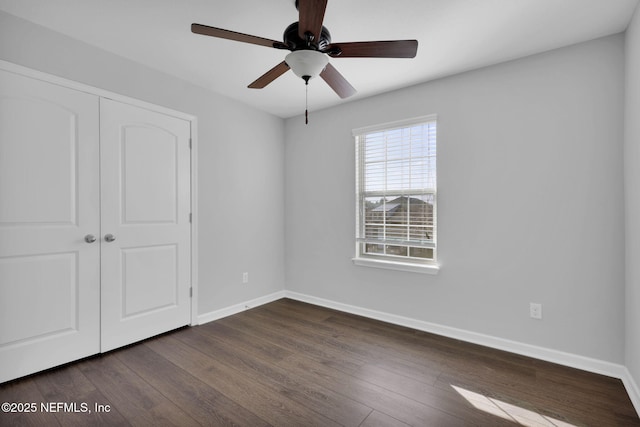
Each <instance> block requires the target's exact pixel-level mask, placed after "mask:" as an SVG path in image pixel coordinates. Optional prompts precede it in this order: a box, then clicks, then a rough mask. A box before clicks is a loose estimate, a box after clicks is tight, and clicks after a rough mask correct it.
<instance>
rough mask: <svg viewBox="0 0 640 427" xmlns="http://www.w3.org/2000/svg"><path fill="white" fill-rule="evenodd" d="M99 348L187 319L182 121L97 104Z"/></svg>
mask: <svg viewBox="0 0 640 427" xmlns="http://www.w3.org/2000/svg"><path fill="white" fill-rule="evenodd" d="M100 111H101V120H100V139H101V148H100V152H101V154H100V164H101V171H102V179H101V199H102V227H101V229H102V235H101V239H102V343H101V351H107V350H111V349H113V348H116V347H121V346H123V345H126V344H129V343H132V342H135V341H138V340H140V339H144V338H147V337H150V336H153V335H156V334H159V333H162V332H165V331H168V330H171V329H175V328H177V327H180V326H184V325H187V324H189V322H190V320H191V300H190V295H189V293H190V288H191V273H190V271H191V256H190V242H191V240H190V236H191V224H190V216H189V214H190V204H191V202H190V200H191V198H190V194H191V193H190V192H191V182H190V177H191V173H190V149H189V139H190V136H191V130H190V129H191V128H190V122H188V121H186V120H182V119H179V118H176V117H172V116H167V115H164V114H159V113H157V112H152V111H149V110H146V109H143V108H139V107H135V106H131V105H127V104H122V103H119V102H115V101H111V100H109V99H101V102H100Z"/></svg>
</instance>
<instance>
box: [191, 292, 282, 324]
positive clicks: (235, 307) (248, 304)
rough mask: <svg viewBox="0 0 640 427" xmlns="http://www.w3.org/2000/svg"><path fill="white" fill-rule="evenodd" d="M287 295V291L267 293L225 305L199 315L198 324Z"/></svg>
mask: <svg viewBox="0 0 640 427" xmlns="http://www.w3.org/2000/svg"><path fill="white" fill-rule="evenodd" d="M284 297H285V291H279V292H275V293H273V294H269V295H265V296H263V297H259V298H255V299H252V300H249V301H245V302H242V303H240V304H235V305H232V306H230V307H225V308H222V309H220V310H215V311H211V312H209V313H205V314H200V315H198V325H202V324H204V323H209V322H213V321H214V320H218V319H222V318H223V317H227V316H231V315H233V314H237V313H240V312H242V311H245V310H248V309H250V308H254V307H258V306H260V305H264V304H268V303H270V302H273V301H277V300H279V299H282V298H284Z"/></svg>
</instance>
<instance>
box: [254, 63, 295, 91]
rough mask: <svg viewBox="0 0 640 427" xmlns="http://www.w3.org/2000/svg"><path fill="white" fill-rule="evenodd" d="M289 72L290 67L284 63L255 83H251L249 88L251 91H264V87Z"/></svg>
mask: <svg viewBox="0 0 640 427" xmlns="http://www.w3.org/2000/svg"><path fill="white" fill-rule="evenodd" d="M288 70H289V66H288V65H287V63H286V62H284V61H282V62H281V63H279V64H278V65H276V66H275V67H273V68H272V69H270V70H269V71H267V72H266V73H264V74H263V75H262V76H260V77H258V79H257V80H256V81H255V82H253V83H251V84H250V85H249V87H250V88H251V89H262V88H263V87H265V86H266V85H268V84H269V83H271V82H272V81H274V80H275V79H277V78H278V77H280V76H281V75H283V74H284V73H286V72H287V71H288Z"/></svg>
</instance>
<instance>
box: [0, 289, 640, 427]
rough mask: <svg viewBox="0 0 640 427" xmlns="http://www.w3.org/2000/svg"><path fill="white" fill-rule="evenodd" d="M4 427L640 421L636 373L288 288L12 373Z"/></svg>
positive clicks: (3, 395)
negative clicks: (424, 326) (595, 370)
mask: <svg viewBox="0 0 640 427" xmlns="http://www.w3.org/2000/svg"><path fill="white" fill-rule="evenodd" d="M1 402H35V403H37V404H40V403H45V404H46V403H47V402H54V403H55V402H62V403H66V404H73V403H74V402H75V403H77V404H81V403H88V404H90V405H94V404H96V403H97V404H102V405H105V406H107V405H108V407H109V408H110V411H109V412H102V413H91V414H88V413H74V412H72V411H71V412H70V411H67V412H65V411H61V412H50V413H43V412H41V411H38V412H36V413H31V414H25V413H22V414H12V413H0V425H1V426H3V427H4V426H5V425H7V426H13V425H15V426H31V425H35V426H42V425H46V426H58V425H61V426H65V427H66V426H85V425H92V426H93V425H98V426H99V425H104V426H112V425H122V426H131V425H134V426H138V425H140V426H156V425H166V426H180V427H183V426H192V425H213V426H225V425H235V426H248V427H255V426H260V427H262V426H265V427H266V426H286V427H297V426H305V427H306V426H314V425H316V426H323V427H325V426H327V427H331V426H343V427H345V426H349V427H406V426H436V427H442V426H444V427H447V426H482V427H484V426H491V427H498V426H512V425H535V426H556V427H578V426H598V427H599V426H607V427H609V426H611V427H614V426H640V418H639V417H638V414H637V413H636V412H635V409H634V408H633V405H632V403H631V401H630V399H629V396H628V395H627V393H626V391H625V389H624V386H623V384H622V382H621V381H620V380H618V379H614V378H608V377H603V376H601V375H596V374H592V373H589V372H584V371H580V370H577V369H571V368H567V367H564V366H560V365H556V364H553V363H549V362H544V361H540V360H535V359H531V358H528V357H524V356H520V355H515V354H511V353H508V352H504V351H500V350H496V349H492V348H487V347H483V346H479V345H475V344H470V343H465V342H461V341H458V340H453V339H448V338H444V337H441V336H437V335H434V334H429V333H426V332H422V331H416V330H412V329H409V328H404V327H401V326H397V325H391V324H388V323H384V322H380V321H376V320H372V319H366V318H363V317H360V316H356V315H353V314H348V313H342V312H339V311H336V310H331V309H326V308H323V307H318V306H313V305H310V304H306V303H301V302H298V301H294V300H289V299H282V300H278V301H275V302H272V303H269V304H266V305H263V306H260V307H256V308H254V309H250V310H246V311H244V312H242V313H238V314H236V315H233V316H229V317H226V318H223V319H220V320H217V321H215V322H212V323H209V324H205V325H201V326H196V327H192V328H183V329H180V330H177V331H173V332H170V333H167V334H164V335H161V336H159V337H155V338H152V339H149V340H147V341H145V342H143V343H138V344H135V345H132V346H129V347H127V348H123V349H120V350H116V351H113V352H110V353H108V354H104V355H100V356H97V357H92V358H88V359H85V360H82V361H79V362H76V363H72V364H69V365H66V366H62V367H60V368H56V369H53V370H49V371H46V372H43V373H41V374H38V375H33V376H30V377H26V378H24V379H21V380H15V381H11V382H8V383H4V384H0V403H1Z"/></svg>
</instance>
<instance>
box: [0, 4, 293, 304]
mask: <svg viewBox="0 0 640 427" xmlns="http://www.w3.org/2000/svg"><path fill="white" fill-rule="evenodd" d="M0 59H3V60H5V61H9V62H13V63H16V64H19V65H23V66H26V67H30V68H33V69H36V70H40V71H44V72H46V73H50V74H54V75H56V76H60V77H64V78H67V79H71V80H74V81H78V82H81V83H85V84H88V85H92V86H95V87H98V88H100V89H105V90H109V91H112V92H115V93H118V94H122V95H126V96H130V97H133V98H137V99H140V100H143V101H147V102H151V103H154V104H158V105H162V106H165V107H168V108H172V109H175V110H179V111H183V112H185V113H189V114H193V115H195V116H197V117H198V149H199V153H198V154H199V157H198V185H199V192H198V200H199V210H198V218H199V236H198V238H199V266H200V269H199V291H200V295H199V297H200V299H199V313H200V314H206V313H208V312H211V311H214V310H217V309H221V308H226V307H228V306H230V305H234V304H239V303H241V302H244V301H247V300H250V299H253V298H258V297H261V296H264V295H267V294H270V293H273V292H277V291H281V290H282V288H283V287H284V259H283V254H284V238H283V234H284V219H283V218H284V211H283V207H284V198H283V197H284V190H283V188H284V182H283V179H284V172H283V170H284V165H283V160H284V152H283V150H284V144H283V140H284V134H283V131H284V125H283V121H282V119H279V118H276V117H273V116H271V115H269V114H266V113H264V112H261V111H258V110H255V109H252V108H249V107H247V106H245V105H242V104H240V103H238V102H235V101H232V100H230V99H227V98H225V97H222V96H220V95H217V94H214V93H212V92H207V91H206V90H204V89H202V88H199V87H196V86H193V85H190V84H188V83H186V82H184V81H181V80H178V79H176V78H175V77H172V76H169V75H167V74H163V73H161V72H158V71H156V70H153V69H150V68H147V67H144V66H141V65H140V64H137V63H135V62H132V61H129V60H126V59H124V58H122V57H119V56H115V55H113V54H110V53H108V52H106V51H102V50H99V49H96V48H95V47H92V46H89V45H87V44H84V43H82V42H80V41H77V40H74V39H71V38H69V37H66V36H64V35H61V34H59V33H55V32H52V31H50V30H48V29H45V28H43V27H41V26H37V25H34V24H32V23H29V22H27V21H24V20H22V19H19V18H17V17H14V16H12V15H9V14H6V13H2V12H0ZM243 271H248V272H249V273H250V276H249V277H250V282H249V284H247V285H242V284H241V282H242V272H243Z"/></svg>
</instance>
